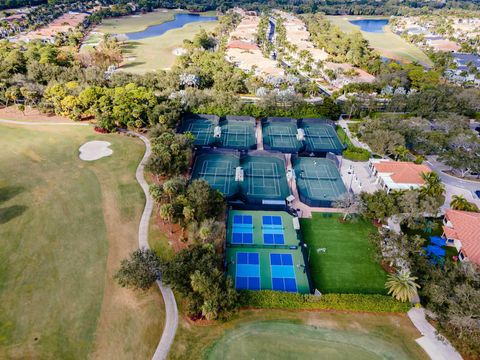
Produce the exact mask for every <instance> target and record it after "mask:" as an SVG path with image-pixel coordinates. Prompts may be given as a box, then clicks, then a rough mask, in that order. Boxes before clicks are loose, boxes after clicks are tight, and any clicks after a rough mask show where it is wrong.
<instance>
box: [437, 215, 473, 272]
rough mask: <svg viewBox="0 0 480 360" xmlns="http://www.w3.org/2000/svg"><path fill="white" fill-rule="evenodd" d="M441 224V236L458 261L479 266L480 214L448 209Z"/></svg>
mask: <svg viewBox="0 0 480 360" xmlns="http://www.w3.org/2000/svg"><path fill="white" fill-rule="evenodd" d="M443 223H444V226H443V236H444V237H445V238H446V241H447V245H449V246H455V248H456V249H457V251H458V257H459V259H460V260H462V261H470V262H472V263H475V264H477V265H480V213H474V212H469V211H460V210H452V209H448V210H446V211H445V218H444V221H443Z"/></svg>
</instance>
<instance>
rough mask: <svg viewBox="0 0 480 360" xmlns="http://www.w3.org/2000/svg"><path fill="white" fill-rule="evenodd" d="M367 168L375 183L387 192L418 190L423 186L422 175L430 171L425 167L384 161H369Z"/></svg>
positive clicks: (404, 162) (407, 162) (410, 163)
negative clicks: (375, 180)
mask: <svg viewBox="0 0 480 360" xmlns="http://www.w3.org/2000/svg"><path fill="white" fill-rule="evenodd" d="M369 168H370V172H371V174H372V176H374V177H375V178H376V179H377V183H378V184H379V185H380V186H381V187H382V188H383V189H385V190H386V191H387V192H390V191H392V190H411V189H418V188H420V187H422V186H423V185H424V184H425V180H423V176H422V175H423V174H424V173H429V172H431V171H432V170H431V169H430V168H429V167H428V166H427V165H423V164H415V163H413V162H409V161H391V160H385V159H371V160H370V161H369Z"/></svg>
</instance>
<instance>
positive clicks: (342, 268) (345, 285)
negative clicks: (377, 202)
mask: <svg viewBox="0 0 480 360" xmlns="http://www.w3.org/2000/svg"><path fill="white" fill-rule="evenodd" d="M342 217H343V215H341V214H322V213H314V214H312V219H301V228H302V234H303V238H304V241H305V242H306V244H307V246H308V253H309V255H308V256H309V263H310V272H311V276H312V281H313V285H314V287H315V288H316V289H318V290H319V291H320V292H322V293H360V294H385V293H386V290H385V287H384V286H385V281H386V278H387V274H386V272H385V271H384V270H383V269H382V267H381V266H380V264H379V263H378V262H377V261H376V260H375V249H374V246H373V245H372V244H371V243H370V239H369V236H368V235H369V233H371V232H373V231H376V229H375V227H374V226H373V225H372V224H371V223H369V222H367V221H364V220H361V219H357V220H352V221H347V222H341V220H342Z"/></svg>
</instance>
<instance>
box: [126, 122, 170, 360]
mask: <svg viewBox="0 0 480 360" xmlns="http://www.w3.org/2000/svg"><path fill="white" fill-rule="evenodd" d="M127 133H128V134H131V135H134V136H137V137H139V138H140V139H141V140H142V141H143V142H144V143H145V154H144V155H143V158H142V161H140V164H138V167H137V171H136V177H137V181H138V183H139V184H140V186H141V187H142V189H143V192H144V193H145V199H146V203H145V209H144V210H143V214H142V218H141V219H140V226H139V227H138V246H139V247H140V249H149V248H150V246H149V245H148V226H149V223H150V216H151V214H152V210H153V199H152V197H151V196H150V192H149V191H148V184H147V182H146V181H145V176H144V171H145V164H146V163H147V160H148V158H149V157H150V154H151V153H152V147H151V145H150V140H148V138H147V137H146V136H143V135H140V134H137V133H135V132H132V131H128V132H127ZM157 285H158V288H159V289H160V291H161V293H162V296H163V301H164V302H165V316H166V319H165V328H164V329H163V334H162V338H161V339H160V342H159V344H158V346H157V349H156V350H155V354H153V358H152V359H153V360H163V359H166V358H167V355H168V352H169V351H170V347H171V346H172V343H173V340H174V338H175V333H176V332H177V327H178V309H177V303H176V301H175V296H174V295H173V292H172V290H171V289H170V288H168V287H165V286H163V284H162V282H161V281H160V280H157Z"/></svg>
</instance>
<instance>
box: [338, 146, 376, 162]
mask: <svg viewBox="0 0 480 360" xmlns="http://www.w3.org/2000/svg"><path fill="white" fill-rule="evenodd" d="M343 157H344V158H345V159H347V160H352V161H368V159H370V151H368V150H365V149H362V148H359V147H355V146H348V147H347V149H346V150H345V151H344V152H343Z"/></svg>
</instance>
